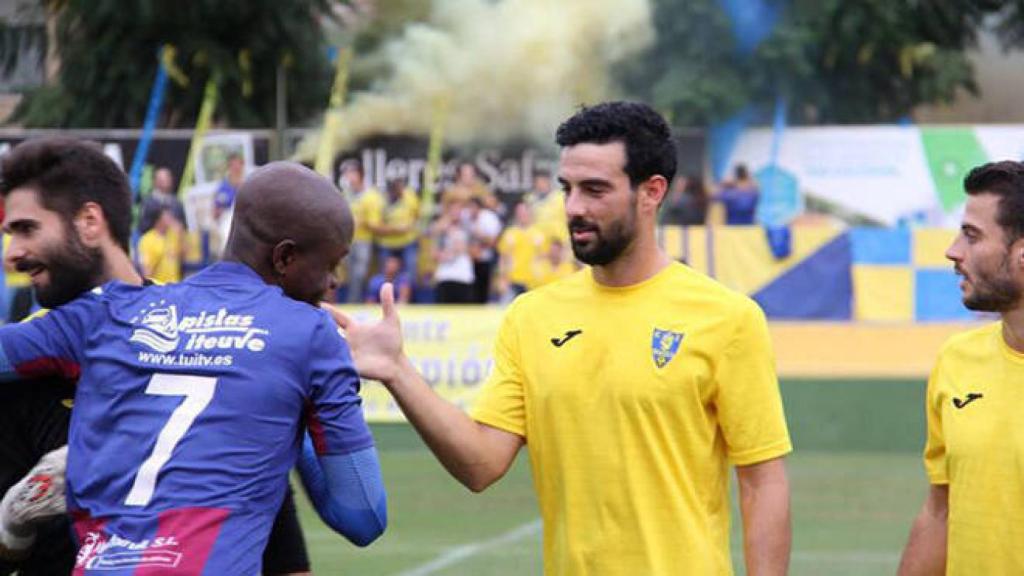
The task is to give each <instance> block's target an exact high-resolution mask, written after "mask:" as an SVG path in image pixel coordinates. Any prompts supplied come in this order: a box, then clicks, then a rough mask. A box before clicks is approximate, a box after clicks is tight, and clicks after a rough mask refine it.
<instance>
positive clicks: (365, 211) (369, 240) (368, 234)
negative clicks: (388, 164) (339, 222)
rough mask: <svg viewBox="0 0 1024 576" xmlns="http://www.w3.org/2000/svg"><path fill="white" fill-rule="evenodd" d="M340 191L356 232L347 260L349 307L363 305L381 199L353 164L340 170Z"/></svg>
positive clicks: (358, 168) (360, 165)
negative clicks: (349, 211)
mask: <svg viewBox="0 0 1024 576" xmlns="http://www.w3.org/2000/svg"><path fill="white" fill-rule="evenodd" d="M341 187H342V189H343V190H345V192H346V193H347V195H348V201H349V206H350V207H351V208H352V218H353V220H354V221H355V225H356V229H355V232H354V233H353V235H352V246H351V247H350V248H349V253H348V256H347V257H346V258H345V260H346V262H347V263H348V270H347V277H348V301H349V303H350V304H355V303H360V302H362V301H363V287H364V285H365V284H366V277H367V273H368V272H369V270H370V256H371V255H372V253H373V227H374V226H377V225H378V224H380V219H381V210H382V205H383V204H384V199H383V198H382V197H381V195H380V192H378V191H377V189H376V188H372V187H369V186H367V185H366V181H365V180H364V174H363V165H362V164H360V163H359V161H358V160H352V161H350V162H347V163H345V164H343V165H342V167H341Z"/></svg>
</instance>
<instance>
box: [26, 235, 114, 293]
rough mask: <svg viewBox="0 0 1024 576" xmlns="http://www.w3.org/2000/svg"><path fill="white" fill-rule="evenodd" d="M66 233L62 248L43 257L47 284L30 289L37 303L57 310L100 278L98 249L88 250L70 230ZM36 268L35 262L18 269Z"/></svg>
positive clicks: (102, 263)
mask: <svg viewBox="0 0 1024 576" xmlns="http://www.w3.org/2000/svg"><path fill="white" fill-rule="evenodd" d="M67 232H69V233H68V234H67V238H68V241H67V242H66V243H65V244H64V246H62V247H61V248H60V249H56V250H52V251H50V252H48V253H46V254H44V255H43V257H44V260H43V262H42V263H43V264H44V265H45V266H46V271H47V273H48V275H49V277H50V282H49V283H48V284H47V285H46V286H34V287H33V289H34V292H35V297H36V301H37V302H39V305H40V306H43V307H44V308H56V307H58V306H62V305H64V304H67V303H68V302H70V301H72V300H74V299H75V298H78V297H79V296H81V295H82V294H83V293H84V292H86V291H87V290H92V289H93V288H95V287H96V286H98V285H99V283H100V278H101V277H102V275H103V268H104V262H103V253H102V252H100V250H99V248H89V247H88V246H86V245H84V244H82V241H81V240H79V239H78V237H77V236H76V235H75V233H74V231H73V230H67ZM38 265H39V262H37V261H22V262H19V263H18V269H19V270H21V271H27V270H32V269H33V268H35V267H37V266H38Z"/></svg>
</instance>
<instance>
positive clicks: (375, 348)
mask: <svg viewBox="0 0 1024 576" xmlns="http://www.w3.org/2000/svg"><path fill="white" fill-rule="evenodd" d="M325 308H327V310H328V311H329V312H330V313H331V315H332V316H333V317H334V319H335V321H336V322H337V323H338V325H339V326H341V327H342V329H344V330H345V333H346V339H347V340H348V343H349V347H350V348H351V349H352V356H353V358H354V360H355V363H356V369H357V370H358V371H359V374H360V375H362V376H363V377H364V378H370V379H374V380H379V381H381V382H382V383H383V384H384V386H385V387H387V389H388V391H389V392H390V393H391V395H392V396H394V397H395V400H396V401H397V402H398V405H399V407H401V409H402V412H403V413H404V414H405V416H406V418H408V419H409V422H410V423H411V424H412V425H413V427H414V428H415V429H416V432H418V433H419V435H420V437H422V438H423V441H424V442H425V443H426V444H427V446H428V447H430V450H431V451H432V452H433V453H434V455H435V456H436V457H437V459H438V460H439V461H440V462H441V464H442V465H443V466H444V467H445V469H447V470H448V472H449V473H450V474H451V475H452V476H454V477H455V478H456V479H457V480H458V481H459V482H461V483H462V484H463V485H465V486H466V487H467V488H469V489H470V490H472V491H474V492H479V491H481V490H483V489H485V488H487V487H488V486H490V485H491V484H493V483H494V482H495V481H497V480H498V479H499V478H501V477H502V476H504V475H505V472H507V471H508V468H509V466H511V465H512V462H513V461H514V460H515V456H516V454H517V453H518V452H519V448H520V447H521V446H522V445H523V438H522V437H520V436H518V435H516V434H512V433H510V432H506V431H504V430H499V429H497V428H493V427H491V426H487V425H485V424H480V423H478V422H476V421H474V420H473V419H471V418H470V417H469V416H467V415H466V413H465V412H463V411H462V410H460V409H459V408H457V407H456V406H454V405H452V404H450V403H448V402H447V401H445V400H444V399H442V398H441V397H440V396H438V395H437V393H436V392H434V390H433V389H431V388H430V386H428V385H427V383H426V382H424V380H423V378H422V377H421V376H420V374H419V373H418V372H417V371H416V369H415V367H413V365H412V363H411V362H410V361H409V359H408V358H407V357H406V356H405V353H404V352H403V350H402V330H401V324H400V322H399V318H398V312H397V310H396V308H395V297H394V289H393V286H392V285H391V284H390V283H388V284H385V285H384V287H383V288H382V289H381V308H382V310H383V313H384V317H383V318H382V319H381V320H380V322H378V323H376V324H358V323H356V322H355V321H353V320H352V319H351V318H349V317H348V316H346V315H345V314H344V313H342V312H340V311H338V310H336V309H334V308H333V307H330V306H325Z"/></svg>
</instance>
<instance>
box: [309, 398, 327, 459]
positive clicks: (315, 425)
mask: <svg viewBox="0 0 1024 576" xmlns="http://www.w3.org/2000/svg"><path fill="white" fill-rule="evenodd" d="M305 412H306V427H307V428H308V429H309V438H310V439H311V440H312V441H313V449H314V450H316V453H317V455H320V454H324V453H326V452H327V435H326V434H324V425H323V423H322V422H320V418H319V417H317V415H316V409H315V408H313V403H312V402H310V401H309V400H307V401H306V410H305Z"/></svg>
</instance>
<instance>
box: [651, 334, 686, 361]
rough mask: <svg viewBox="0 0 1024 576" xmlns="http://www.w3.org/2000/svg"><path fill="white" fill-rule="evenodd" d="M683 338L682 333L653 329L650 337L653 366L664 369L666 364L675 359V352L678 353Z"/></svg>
mask: <svg viewBox="0 0 1024 576" xmlns="http://www.w3.org/2000/svg"><path fill="white" fill-rule="evenodd" d="M683 336H684V335H683V333H682V332H672V331H670V330H661V329H658V328H655V329H654V335H653V336H652V337H651V354H652V355H653V357H654V365H655V366H657V367H658V368H664V367H665V365H666V364H668V363H669V362H671V361H672V359H673V358H675V357H676V352H679V343H680V342H682V341H683Z"/></svg>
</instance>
